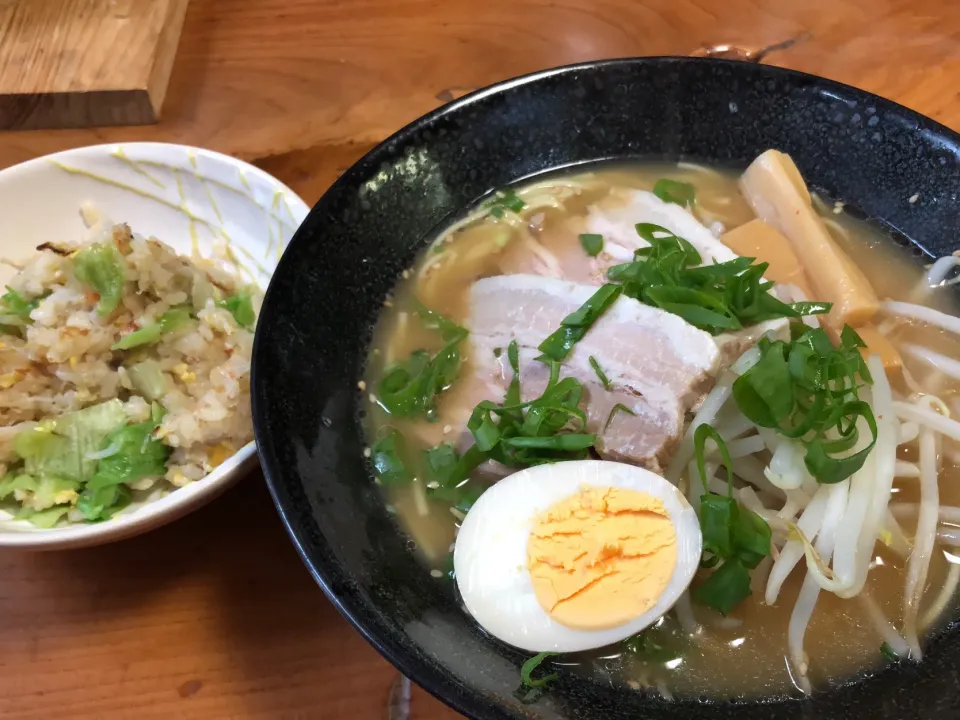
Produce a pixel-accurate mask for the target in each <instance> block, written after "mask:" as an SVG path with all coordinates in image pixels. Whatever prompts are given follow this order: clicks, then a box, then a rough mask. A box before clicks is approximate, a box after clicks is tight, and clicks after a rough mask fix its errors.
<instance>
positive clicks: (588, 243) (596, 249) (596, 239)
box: [580, 233, 603, 257]
mask: <svg viewBox="0 0 960 720" xmlns="http://www.w3.org/2000/svg"><path fill="white" fill-rule="evenodd" d="M580 244H581V245H582V246H583V251H584V252H585V253H586V254H587V255H589V256H590V257H596V256H597V255H599V254H600V252H601V251H602V250H603V235H597V234H595V233H582V234H581V235H580Z"/></svg>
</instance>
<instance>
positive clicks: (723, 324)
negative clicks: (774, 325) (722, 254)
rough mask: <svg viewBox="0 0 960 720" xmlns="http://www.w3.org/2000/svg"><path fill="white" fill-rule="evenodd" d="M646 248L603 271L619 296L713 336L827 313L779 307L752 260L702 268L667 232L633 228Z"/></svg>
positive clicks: (822, 308)
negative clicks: (617, 288) (619, 290)
mask: <svg viewBox="0 0 960 720" xmlns="http://www.w3.org/2000/svg"><path fill="white" fill-rule="evenodd" d="M636 229H637V234H639V235H640V237H641V238H643V239H644V240H645V241H646V242H647V243H648V245H649V247H644V248H640V249H639V250H637V251H636V252H635V253H634V260H633V261H632V262H629V263H623V264H621V265H615V266H614V267H612V268H610V270H608V271H607V277H608V278H609V279H610V281H611V282H614V283H619V284H621V285H622V287H623V294H624V295H626V296H627V297H630V298H634V299H635V300H639V301H640V302H642V303H644V304H646V305H652V306H653V307H658V308H660V309H661V310H666V311H667V312H670V313H673V314H675V315H679V316H680V317H682V318H683V319H684V320H686V321H687V322H689V323H690V324H691V325H694V326H695V327H698V328H700V329H701V330H705V331H707V332H710V333H713V334H714V335H716V334H719V333H722V332H730V331H732V330H737V329H739V328H742V327H748V326H750V325H756V324H757V323H760V322H764V321H766V320H773V319H776V318H781V317H785V318H800V317H801V316H803V315H811V314H820V313H824V312H829V310H830V307H831V305H830V304H829V303H795V304H794V305H788V304H786V303H784V302H781V301H780V300H778V299H777V298H775V297H774V296H773V295H771V294H770V292H769V290H770V288H771V287H772V286H773V283H771V282H768V281H765V280H764V279H763V273H764V272H765V271H766V270H767V267H768V265H767V263H759V264H753V263H754V259H753V258H742V257H741V258H735V259H733V260H730V261H727V262H723V263H714V264H712V265H701V263H702V262H703V259H702V258H701V256H700V253H698V252H697V250H696V249H695V248H694V247H693V246H692V245H691V244H690V243H689V242H687V241H686V240H684V239H683V238H681V237H679V236H677V235H676V234H674V233H673V232H671V231H670V230H668V229H666V228H664V227H661V226H659V225H654V224H651V223H640V224H638V225H637V226H636Z"/></svg>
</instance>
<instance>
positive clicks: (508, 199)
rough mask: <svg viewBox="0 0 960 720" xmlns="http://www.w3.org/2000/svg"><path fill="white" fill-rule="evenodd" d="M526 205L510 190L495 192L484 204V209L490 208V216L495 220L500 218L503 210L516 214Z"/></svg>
mask: <svg viewBox="0 0 960 720" xmlns="http://www.w3.org/2000/svg"><path fill="white" fill-rule="evenodd" d="M526 205H527V204H526V203H525V202H524V201H523V200H521V199H520V198H519V197H518V196H517V193H516V192H514V191H513V190H512V189H510V188H508V189H506V190H497V192H495V193H494V195H493V199H492V200H488V201H487V202H486V203H484V207H488V208H490V214H491V215H493V216H494V217H496V218H502V217H503V214H504V211H505V210H509V211H510V212H512V213H518V212H520V211H521V210H523V208H525V207H526Z"/></svg>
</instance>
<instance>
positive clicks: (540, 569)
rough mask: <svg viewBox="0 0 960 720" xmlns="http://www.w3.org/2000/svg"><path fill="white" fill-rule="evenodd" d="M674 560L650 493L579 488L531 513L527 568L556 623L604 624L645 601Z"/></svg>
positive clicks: (654, 596)
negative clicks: (572, 493)
mask: <svg viewBox="0 0 960 720" xmlns="http://www.w3.org/2000/svg"><path fill="white" fill-rule="evenodd" d="M676 564H677V532H676V529H675V528H674V526H673V523H672V522H671V521H670V516H669V514H668V513H667V511H666V509H665V508H664V506H663V503H662V502H661V501H660V500H658V499H657V498H655V497H653V496H652V495H648V494H647V493H643V492H638V491H636V490H626V489H623V488H615V487H583V488H581V490H580V491H579V492H577V493H576V494H575V495H572V496H570V497H568V498H565V499H563V500H561V501H559V502H557V503H555V504H553V505H551V506H550V507H549V508H548V509H547V510H546V511H545V512H543V513H541V514H540V515H538V516H537V517H536V518H534V522H533V529H532V530H531V532H530V537H529V539H528V541H527V569H528V570H529V571H530V576H531V577H532V579H533V588H534V591H535V592H536V595H537V600H538V601H539V602H540V605H541V607H543V609H544V610H545V611H546V612H547V613H549V614H550V616H551V617H552V618H553V619H554V620H556V621H557V622H558V623H560V624H561V625H565V626H567V627H569V628H574V629H576V630H604V629H607V628H612V627H617V626H618V625H623V624H624V623H626V622H629V621H630V620H633V619H634V618H636V617H638V616H640V615H642V614H643V613H644V612H646V611H647V610H649V609H650V608H651V607H653V606H654V605H655V604H656V602H657V600H658V599H659V597H660V595H661V594H662V593H663V591H664V590H665V589H666V587H667V583H668V582H669V581H670V577H671V575H673V569H674V567H675V566H676Z"/></svg>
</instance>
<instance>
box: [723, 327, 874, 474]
mask: <svg viewBox="0 0 960 720" xmlns="http://www.w3.org/2000/svg"><path fill="white" fill-rule="evenodd" d="M791 332H792V340H791V341H790V342H789V343H788V342H785V341H783V340H776V341H770V340H769V339H767V338H763V339H761V340H760V342H759V343H758V346H757V347H758V348H759V350H760V360H759V361H758V362H757V364H756V365H754V366H753V367H752V368H750V369H749V370H747V371H746V372H745V373H744V374H743V375H742V376H740V377H739V378H737V380H735V381H734V383H733V397H734V399H735V400H736V403H737V407H739V408H740V411H741V412H742V413H743V414H744V415H745V416H746V417H747V418H748V419H749V420H750V421H751V422H754V423H756V424H757V425H759V426H760V427H765V428H772V429H774V430H776V431H777V432H778V433H779V434H781V435H784V436H786V437H788V438H791V439H793V440H796V441H798V442H800V443H801V444H802V445H803V446H804V447H805V448H806V454H805V455H804V465H806V468H807V470H808V471H809V472H810V474H811V475H812V476H813V477H814V478H816V479H817V481H818V482H821V483H826V484H832V483H838V482H841V481H843V480H846V479H847V478H848V477H850V476H851V475H853V474H854V473H855V472H857V471H858V470H859V469H860V468H861V467H862V466H863V463H864V461H865V460H866V459H867V456H868V455H869V454H870V451H871V450H873V446H874V444H875V443H876V440H877V422H876V418H874V415H873V410H871V408H870V405H869V404H867V403H866V402H863V401H861V400H860V399H859V396H858V389H859V388H860V387H861V386H863V385H870V384H872V383H873V378H871V377H870V371H869V370H868V369H867V365H866V362H865V361H864V359H863V356H862V355H861V354H860V348H861V347H863V341H862V340H861V339H860V337H859V336H858V335H857V333H856V332H855V331H854V330H853V329H852V328H850V327H849V326H848V327H845V328H844V329H843V332H842V333H841V340H840V345H839V346H838V347H834V346H833V343H831V342H830V338H829V337H828V336H827V334H826V332H825V331H824V330H823V329H822V328H816V329H810V328H807V327H806V326H805V325H799V324H798V325H796V326H794V327H792V328H791ZM860 419H863V420H864V422H865V423H866V425H867V427H868V428H869V429H870V433H871V436H872V437H871V440H870V442H869V444H867V445H865V446H863V447H860V449H859V450H857V451H856V452H851V451H852V450H853V449H854V448H855V447H857V446H858V444H860V430H859V428H858V424H859V423H858V421H859V420H860Z"/></svg>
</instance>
